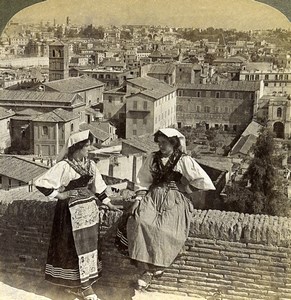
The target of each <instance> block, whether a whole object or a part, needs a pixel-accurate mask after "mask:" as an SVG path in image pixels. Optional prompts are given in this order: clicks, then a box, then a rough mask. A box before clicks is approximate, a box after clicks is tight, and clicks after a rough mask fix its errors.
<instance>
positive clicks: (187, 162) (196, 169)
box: [177, 155, 215, 190]
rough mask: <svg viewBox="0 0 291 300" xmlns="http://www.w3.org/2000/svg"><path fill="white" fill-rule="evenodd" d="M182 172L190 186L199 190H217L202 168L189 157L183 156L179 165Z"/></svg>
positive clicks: (178, 167)
mask: <svg viewBox="0 0 291 300" xmlns="http://www.w3.org/2000/svg"><path fill="white" fill-rule="evenodd" d="M177 170H178V171H180V172H181V173H182V175H183V177H185V179H186V180H187V182H188V184H189V185H191V186H193V187H194V188H197V189H199V190H215V186H214V184H213V182H212V180H211V179H210V177H209V176H208V174H207V173H206V172H205V171H204V170H203V169H202V167H201V166H200V165H199V164H198V163H197V162H196V161H195V160H194V159H193V158H192V157H191V156H189V155H183V156H182V157H181V158H180V160H179V162H178V164H177Z"/></svg>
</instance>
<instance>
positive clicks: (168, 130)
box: [155, 128, 186, 152]
mask: <svg viewBox="0 0 291 300" xmlns="http://www.w3.org/2000/svg"><path fill="white" fill-rule="evenodd" d="M158 132H161V133H162V134H164V135H165V136H167V137H173V136H176V137H178V138H179V140H180V145H181V146H180V147H179V149H180V150H181V151H182V152H186V138H185V136H184V135H183V134H182V133H181V132H180V131H178V130H177V129H175V128H162V129H159V130H158V131H157V132H156V133H155V134H157V133H158Z"/></svg>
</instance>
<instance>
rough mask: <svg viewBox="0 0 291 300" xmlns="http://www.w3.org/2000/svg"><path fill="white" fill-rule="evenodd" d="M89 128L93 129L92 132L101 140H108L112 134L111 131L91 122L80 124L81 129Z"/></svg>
mask: <svg viewBox="0 0 291 300" xmlns="http://www.w3.org/2000/svg"><path fill="white" fill-rule="evenodd" d="M87 129H89V130H90V131H91V133H92V134H93V135H94V136H95V137H96V138H97V139H98V140H100V141H102V142H104V141H106V140H107V139H108V138H109V137H110V135H109V133H107V132H105V131H103V130H102V129H100V128H98V127H96V126H93V125H91V124H86V123H83V124H80V130H87Z"/></svg>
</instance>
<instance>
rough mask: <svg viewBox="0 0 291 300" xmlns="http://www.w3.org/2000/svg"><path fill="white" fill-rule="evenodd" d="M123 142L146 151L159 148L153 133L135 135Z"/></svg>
mask: <svg viewBox="0 0 291 300" xmlns="http://www.w3.org/2000/svg"><path fill="white" fill-rule="evenodd" d="M122 144H127V145H130V146H131V147H134V148H136V149H137V150H140V152H145V153H150V152H153V151H158V150H159V147H158V145H157V143H155V142H154V137H153V135H145V136H135V137H131V138H129V139H124V140H122Z"/></svg>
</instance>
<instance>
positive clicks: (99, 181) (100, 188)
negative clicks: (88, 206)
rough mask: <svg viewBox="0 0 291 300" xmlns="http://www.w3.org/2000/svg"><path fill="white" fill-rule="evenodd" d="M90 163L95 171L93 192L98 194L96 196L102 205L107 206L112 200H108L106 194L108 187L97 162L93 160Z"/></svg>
mask: <svg viewBox="0 0 291 300" xmlns="http://www.w3.org/2000/svg"><path fill="white" fill-rule="evenodd" d="M90 163H91V166H90V167H91V169H92V171H93V183H92V192H94V194H96V196H97V197H98V199H99V200H100V201H102V203H104V204H107V203H109V202H110V199H109V198H108V196H107V193H106V189H107V185H106V183H105V181H104V180H103V178H102V175H101V174H100V172H99V170H98V168H97V166H96V164H95V162H94V161H92V160H91V161H90Z"/></svg>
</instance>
